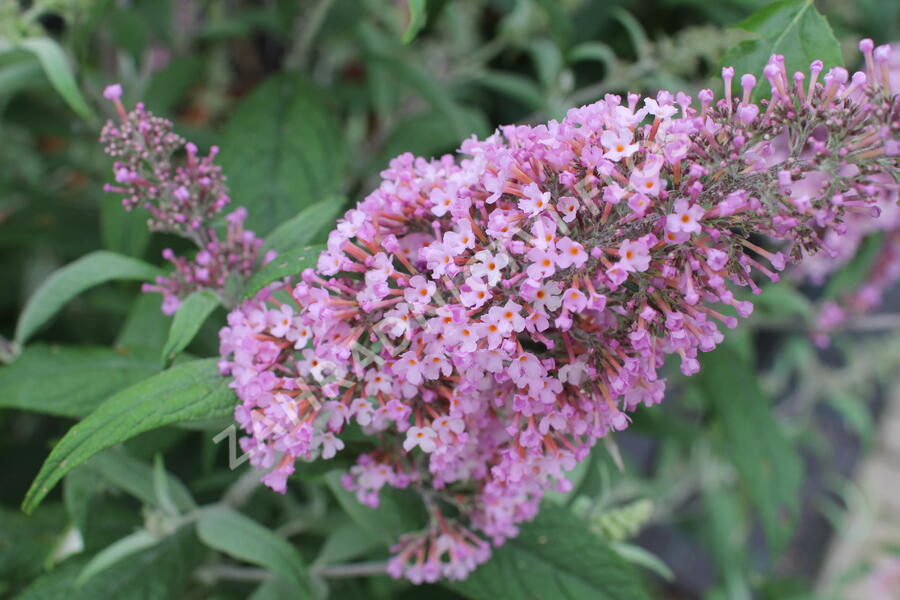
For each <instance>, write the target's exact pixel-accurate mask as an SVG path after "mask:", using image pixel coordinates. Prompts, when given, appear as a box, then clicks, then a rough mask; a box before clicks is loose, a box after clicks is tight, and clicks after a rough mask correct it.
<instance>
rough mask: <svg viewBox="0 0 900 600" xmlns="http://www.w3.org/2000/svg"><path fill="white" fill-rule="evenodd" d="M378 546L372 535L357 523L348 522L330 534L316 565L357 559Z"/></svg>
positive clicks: (317, 557) (320, 551)
mask: <svg viewBox="0 0 900 600" xmlns="http://www.w3.org/2000/svg"><path fill="white" fill-rule="evenodd" d="M377 544H378V542H377V540H376V539H375V538H374V537H373V536H372V534H371V533H370V532H368V531H366V530H365V529H363V528H362V527H360V526H359V525H357V524H356V523H352V522H346V523H343V524H342V525H340V526H338V527H335V528H334V529H333V531H331V532H329V534H328V537H327V538H326V539H325V543H324V544H322V549H321V550H319V555H318V556H316V561H315V564H325V565H327V564H332V563H339V562H343V561H347V560H350V559H352V558H356V557H357V556H361V555H363V554H365V553H366V552H368V551H369V550H371V549H372V548H373V547H375V546H376V545H377Z"/></svg>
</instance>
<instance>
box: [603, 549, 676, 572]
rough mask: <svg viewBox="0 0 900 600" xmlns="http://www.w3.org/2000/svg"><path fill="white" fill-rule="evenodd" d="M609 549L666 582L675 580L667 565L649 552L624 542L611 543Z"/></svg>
mask: <svg viewBox="0 0 900 600" xmlns="http://www.w3.org/2000/svg"><path fill="white" fill-rule="evenodd" d="M609 547H610V548H611V549H612V550H613V552H615V553H616V554H618V555H619V556H621V557H622V558H624V559H625V560H627V561H628V562H630V563H631V564H633V565H636V566H639V567H644V568H645V569H648V570H650V571H653V572H654V573H656V574H657V575H659V576H660V577H662V578H663V579H665V580H666V581H674V580H675V573H673V572H672V569H671V568H670V567H669V565H667V564H666V563H664V562H663V561H662V559H661V558H659V557H658V556H656V555H655V554H653V553H652V552H650V551H649V550H645V549H644V548H642V547H640V546H637V545H635V544H628V543H625V542H611V543H610V545H609Z"/></svg>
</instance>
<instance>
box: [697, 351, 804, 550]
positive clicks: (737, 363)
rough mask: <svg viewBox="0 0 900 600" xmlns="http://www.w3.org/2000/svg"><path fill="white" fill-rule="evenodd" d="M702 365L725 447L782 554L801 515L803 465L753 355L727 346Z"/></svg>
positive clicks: (700, 380)
mask: <svg viewBox="0 0 900 600" xmlns="http://www.w3.org/2000/svg"><path fill="white" fill-rule="evenodd" d="M701 363H702V365H703V368H702V369H701V371H700V373H699V374H698V375H696V377H697V378H698V382H697V383H698V385H699V386H700V389H701V390H702V391H703V393H704V395H705V397H706V402H707V403H708V405H709V406H710V407H711V409H712V410H713V412H714V414H715V416H716V418H717V420H718V421H719V422H720V423H721V425H722V430H723V432H722V433H723V435H722V437H721V446H722V448H723V451H724V453H725V454H726V455H727V456H728V457H730V459H731V461H732V462H733V463H734V465H735V467H736V468H737V471H738V474H739V475H740V478H741V481H742V483H743V485H744V487H745V488H746V491H747V494H748V496H749V497H750V498H751V500H752V501H753V504H754V506H755V507H756V510H757V511H758V512H759V516H760V519H761V521H762V526H763V530H764V531H765V534H766V538H767V540H768V542H769V546H770V547H771V548H772V549H773V552H774V553H776V554H777V553H778V552H780V551H781V550H782V549H783V548H784V545H785V544H786V543H787V541H788V540H789V539H790V537H791V533H792V527H791V525H792V523H793V520H794V519H795V518H796V516H797V513H798V510H799V505H800V488H801V486H802V485H803V463H802V461H801V459H800V456H799V455H798V454H797V451H796V449H795V448H794V446H793V445H792V444H791V442H790V441H789V440H788V439H787V438H786V437H785V434H784V432H783V431H782V428H781V425H780V424H779V423H778V421H777V420H776V419H775V417H774V413H773V410H772V407H771V403H770V401H769V399H768V398H767V396H766V394H765V392H764V391H763V390H762V387H761V386H760V384H759V381H758V380H757V378H756V375H755V368H754V366H755V365H754V364H753V358H752V355H751V356H747V354H746V353H742V352H740V351H738V349H737V348H735V345H734V343H733V342H731V341H726V342H725V343H724V344H722V345H720V346H719V348H717V349H716V350H715V351H713V352H709V353H707V354H705V355H703V357H702V360H701Z"/></svg>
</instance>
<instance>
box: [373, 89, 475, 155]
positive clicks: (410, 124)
mask: <svg viewBox="0 0 900 600" xmlns="http://www.w3.org/2000/svg"><path fill="white" fill-rule="evenodd" d="M489 79H492V77H491V76H485V79H484V82H485V83H486V82H487V81H488V80H489ZM488 87H489V86H488ZM460 116H461V118H462V119H463V121H464V123H465V125H464V127H465V128H466V129H467V130H468V131H471V132H476V131H486V130H487V129H488V126H487V120H486V118H485V116H484V114H483V113H482V112H481V111H478V110H472V109H469V108H461V109H460ZM459 142H460V138H459V137H457V135H456V133H455V131H454V129H453V127H451V126H450V123H449V121H448V120H447V118H446V116H444V115H443V114H441V113H438V112H435V111H431V110H429V111H425V112H422V113H418V114H415V115H412V116H410V117H408V118H406V119H403V120H401V121H400V122H399V123H397V125H396V126H395V127H394V129H393V130H392V131H391V134H390V135H389V136H388V138H387V140H386V141H385V143H384V146H383V148H382V149H381V152H379V153H378V165H379V166H386V165H387V164H388V163H389V162H390V161H391V159H393V158H394V157H395V156H397V155H398V154H400V153H402V152H412V153H413V154H415V155H417V156H425V157H436V156H440V155H441V154H444V153H446V152H450V151H453V150H456V148H458V147H459Z"/></svg>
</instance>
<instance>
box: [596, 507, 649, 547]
mask: <svg viewBox="0 0 900 600" xmlns="http://www.w3.org/2000/svg"><path fill="white" fill-rule="evenodd" d="M652 515H653V502H652V501H650V500H648V499H647V498H641V499H639V500H635V501H634V502H631V503H629V504H626V505H625V506H620V507H616V508H613V509H609V510H606V511H604V512H601V513H598V514H592V515H591V516H590V518H589V519H588V522H589V523H590V526H591V530H592V531H593V532H594V533H596V534H597V535H599V536H600V537H602V538H603V539H605V540H608V541H610V542H622V541H624V540H627V539H629V538H632V537H634V536H635V535H637V533H638V532H639V531H640V530H641V528H642V527H644V525H645V524H646V523H647V521H649V520H650V517H651V516H652Z"/></svg>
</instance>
